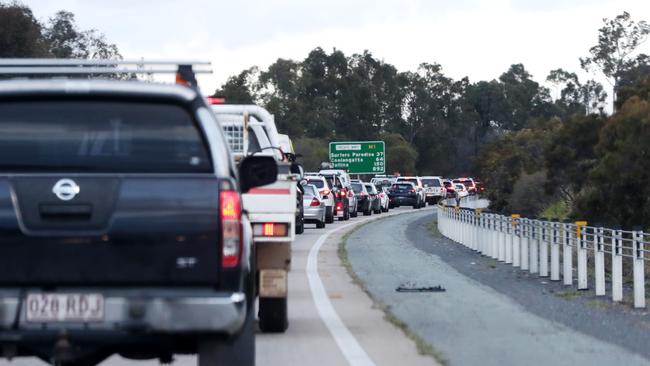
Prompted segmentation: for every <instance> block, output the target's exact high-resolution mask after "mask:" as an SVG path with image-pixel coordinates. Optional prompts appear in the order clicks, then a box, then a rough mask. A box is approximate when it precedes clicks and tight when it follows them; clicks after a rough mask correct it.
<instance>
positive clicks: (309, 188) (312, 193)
mask: <svg viewBox="0 0 650 366" xmlns="http://www.w3.org/2000/svg"><path fill="white" fill-rule="evenodd" d="M303 189H304V190H305V194H304V195H303V197H302V201H303V207H304V210H305V222H309V223H316V227H317V228H319V229H322V228H324V227H325V220H326V217H325V213H326V204H325V199H323V198H322V197H321V195H320V192H319V191H318V188H316V186H315V185H313V184H305V185H304V186H303Z"/></svg>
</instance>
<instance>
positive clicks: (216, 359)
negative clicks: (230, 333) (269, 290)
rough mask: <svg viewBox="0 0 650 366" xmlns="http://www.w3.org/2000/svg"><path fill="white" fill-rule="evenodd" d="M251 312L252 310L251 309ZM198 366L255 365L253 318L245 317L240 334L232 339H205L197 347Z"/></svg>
mask: <svg viewBox="0 0 650 366" xmlns="http://www.w3.org/2000/svg"><path fill="white" fill-rule="evenodd" d="M251 310H252V309H251ZM197 353H198V360H197V365H198V366H215V365H232V366H235V365H246V366H254V365H255V316H254V312H253V311H249V312H248V314H247V315H246V321H245V323H244V326H243V328H242V330H241V333H240V334H238V335H237V336H235V338H233V339H223V338H206V339H202V340H200V341H199V344H198V347H197Z"/></svg>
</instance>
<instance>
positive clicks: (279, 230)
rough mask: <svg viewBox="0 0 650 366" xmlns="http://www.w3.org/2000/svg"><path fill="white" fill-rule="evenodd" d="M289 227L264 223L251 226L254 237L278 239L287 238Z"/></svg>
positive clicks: (275, 223) (284, 224)
mask: <svg viewBox="0 0 650 366" xmlns="http://www.w3.org/2000/svg"><path fill="white" fill-rule="evenodd" d="M288 228H289V225H288V224H286V223H279V222H265V223H255V224H253V236H254V237H256V238H257V237H278V236H287V233H288V232H289V230H288Z"/></svg>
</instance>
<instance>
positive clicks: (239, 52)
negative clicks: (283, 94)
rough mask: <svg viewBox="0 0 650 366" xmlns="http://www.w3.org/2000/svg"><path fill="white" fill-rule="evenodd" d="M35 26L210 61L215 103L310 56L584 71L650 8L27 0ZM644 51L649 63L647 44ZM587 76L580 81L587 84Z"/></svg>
mask: <svg viewBox="0 0 650 366" xmlns="http://www.w3.org/2000/svg"><path fill="white" fill-rule="evenodd" d="M23 3H25V4H26V5H29V6H30V7H31V8H32V10H33V11H34V13H35V15H36V17H37V18H39V19H40V20H43V21H45V20H47V18H49V17H50V16H52V15H53V14H54V13H55V12H56V11H58V10H61V9H65V10H69V11H71V12H73V13H74V14H75V15H76V17H77V22H78V24H79V25H80V27H81V28H82V29H89V28H95V29H98V30H99V31H101V32H103V33H105V34H106V37H107V39H108V40H109V41H111V42H114V43H116V44H117V45H118V47H119V49H120V51H121V53H122V55H123V56H124V57H125V58H140V57H145V58H155V59H161V58H163V59H171V58H173V59H208V60H211V61H212V62H213V67H214V70H215V74H214V75H211V76H209V77H204V78H202V79H200V82H201V84H202V85H201V86H202V88H203V90H204V91H205V92H211V91H212V90H214V89H215V87H216V86H218V85H220V84H221V83H223V82H224V81H225V80H226V79H227V78H228V76H230V75H233V74H235V73H238V72H240V71H241V70H243V69H245V68H248V67H250V66H253V65H257V66H260V67H262V68H265V67H267V66H268V65H269V64H271V63H272V62H274V61H275V60H276V59H278V58H291V59H295V60H301V59H303V58H305V57H306V56H307V54H308V52H309V51H310V50H312V49H314V48H315V47H322V48H323V49H325V50H326V51H327V52H330V51H331V50H332V49H333V48H337V49H340V50H342V51H343V52H344V53H345V54H346V55H351V54H353V53H360V52H363V51H364V50H366V49H367V50H369V51H370V52H371V53H372V54H373V55H374V56H375V57H378V58H380V59H382V60H384V61H385V62H388V63H391V64H393V65H395V66H396V67H397V68H398V69H399V70H400V71H406V70H415V69H417V66H418V65H419V64H420V63H422V62H430V63H432V62H437V63H440V64H441V65H442V66H443V72H444V73H445V74H447V75H449V76H451V77H453V78H456V79H458V78H461V77H463V76H468V77H469V78H470V80H471V81H478V80H491V79H494V78H498V77H499V75H500V74H501V73H503V72H504V71H506V70H507V68H508V67H509V66H510V65H511V64H513V63H523V64H524V65H525V66H526V68H527V69H528V70H529V71H530V72H531V73H532V74H533V77H534V78H535V79H536V80H537V81H540V82H541V81H543V80H544V79H545V78H546V75H547V74H548V72H549V70H551V69H554V68H558V67H562V68H564V69H567V70H570V71H576V72H578V71H580V64H579V61H578V58H579V57H581V56H586V55H587V53H588V49H589V48H590V47H591V46H593V45H594V44H595V43H596V41H597V31H598V28H600V27H601V26H602V19H603V18H613V17H615V16H616V15H617V14H620V13H621V12H622V11H628V12H630V13H631V15H632V17H633V18H634V19H636V20H641V19H645V20H648V21H650V0H618V1H614V0H539V1H533V0H510V1H508V0H490V1H472V0H453V1H451V0H449V1H443V0H430V1H425V0H375V1H356V0H324V1H309V0H266V1H265V0H248V1H222V0H212V1H208V0H201V1H198V0H197V1H191V0H186V1H170V0H157V1H150V0H129V1H127V0H101V1H100V0H84V1H75V0H57V1H51V0H23ZM187 4H191V5H187ZM640 50H641V51H642V52H645V53H648V54H650V42H647V43H645V44H644V45H643V46H642V47H641V49H640ZM582 75H583V76H585V75H584V74H582Z"/></svg>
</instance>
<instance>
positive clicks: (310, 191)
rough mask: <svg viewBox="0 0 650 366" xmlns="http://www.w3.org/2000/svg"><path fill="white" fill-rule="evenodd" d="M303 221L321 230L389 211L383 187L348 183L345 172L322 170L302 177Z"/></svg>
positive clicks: (347, 175) (386, 195) (363, 183)
mask: <svg viewBox="0 0 650 366" xmlns="http://www.w3.org/2000/svg"><path fill="white" fill-rule="evenodd" d="M300 183H301V186H302V187H303V191H304V193H303V206H304V209H303V210H304V221H305V222H306V223H315V224H316V227H318V228H323V227H325V225H326V224H331V223H333V222H334V220H335V219H338V220H340V221H345V220H349V219H350V218H351V217H357V216H358V215H359V214H363V215H364V216H370V215H372V214H373V213H374V214H380V213H382V212H388V210H389V209H390V204H389V197H388V190H387V189H386V187H382V186H377V185H375V184H372V183H368V182H363V181H361V180H360V179H352V178H351V177H350V175H349V174H348V173H347V172H346V171H345V170H340V169H323V170H320V171H319V172H317V173H314V172H312V173H305V176H304V178H303V180H302V181H301V182H300Z"/></svg>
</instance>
